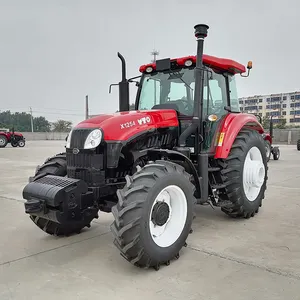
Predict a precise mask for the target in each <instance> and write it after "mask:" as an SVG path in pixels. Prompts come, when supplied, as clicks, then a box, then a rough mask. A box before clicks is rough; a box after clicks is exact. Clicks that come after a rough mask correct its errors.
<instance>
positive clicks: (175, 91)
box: [135, 55, 250, 151]
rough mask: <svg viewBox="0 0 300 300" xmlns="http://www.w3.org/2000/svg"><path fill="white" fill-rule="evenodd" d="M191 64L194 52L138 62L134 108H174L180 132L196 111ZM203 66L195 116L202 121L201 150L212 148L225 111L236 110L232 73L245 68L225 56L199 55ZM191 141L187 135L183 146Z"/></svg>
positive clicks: (225, 113)
mask: <svg viewBox="0 0 300 300" xmlns="http://www.w3.org/2000/svg"><path fill="white" fill-rule="evenodd" d="M249 65H250V64H249ZM195 67H196V56H187V57H181V58H175V59H162V60H157V61H156V63H152V64H147V65H143V66H141V67H140V69H139V70H140V72H141V73H142V77H141V81H140V84H139V89H138V92H137V97H136V106H135V109H136V110H153V109H156V110H161V109H174V110H175V111H176V112H177V115H178V119H179V121H180V131H181V132H183V131H184V130H185V129H187V127H188V126H190V124H191V122H192V120H193V117H194V116H197V114H198V106H197V102H196V101H194V93H195ZM203 68H204V74H203V75H204V76H203V103H202V109H201V112H202V113H201V116H199V117H200V119H201V120H203V123H204V124H203V126H204V135H205V137H204V141H205V143H204V150H205V149H206V150H208V149H210V151H214V147H211V146H212V141H213V139H214V137H215V134H214V133H215V132H217V130H216V127H217V126H218V125H220V123H221V122H222V120H223V119H224V117H225V116H226V115H227V114H228V113H229V112H232V113H240V108H239V102H238V95H237V88H236V81H235V74H241V73H243V72H245V67H244V66H243V65H241V64H239V63H237V62H235V61H232V60H229V59H222V58H217V57H213V56H209V55H203ZM194 143H195V142H194V140H193V136H191V137H189V138H188V141H187V146H189V147H190V148H192V147H193V145H194Z"/></svg>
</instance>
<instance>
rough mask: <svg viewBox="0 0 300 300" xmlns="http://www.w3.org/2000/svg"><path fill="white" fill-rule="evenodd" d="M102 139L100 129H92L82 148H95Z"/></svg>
mask: <svg viewBox="0 0 300 300" xmlns="http://www.w3.org/2000/svg"><path fill="white" fill-rule="evenodd" d="M101 140H102V132H101V130H100V129H95V130H93V131H92V132H91V133H90V134H89V135H88V137H87V138H86V140H85V143H84V149H93V148H96V147H97V146H98V145H99V144H100V143H101Z"/></svg>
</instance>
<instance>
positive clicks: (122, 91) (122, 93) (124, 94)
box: [118, 52, 129, 111]
mask: <svg viewBox="0 0 300 300" xmlns="http://www.w3.org/2000/svg"><path fill="white" fill-rule="evenodd" d="M118 57H119V58H120V60H121V63H122V81H120V82H119V111H129V82H128V80H127V79H126V62H125V58H124V57H123V55H122V54H121V53H119V52H118Z"/></svg>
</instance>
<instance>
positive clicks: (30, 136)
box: [22, 132, 69, 141]
mask: <svg viewBox="0 0 300 300" xmlns="http://www.w3.org/2000/svg"><path fill="white" fill-rule="evenodd" d="M22 134H23V135H24V137H25V139H26V141H42V140H65V138H66V137H67V135H68V134H69V133H68V132H22Z"/></svg>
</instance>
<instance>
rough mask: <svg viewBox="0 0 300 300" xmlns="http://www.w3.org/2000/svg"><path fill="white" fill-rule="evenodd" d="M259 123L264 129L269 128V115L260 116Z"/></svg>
mask: <svg viewBox="0 0 300 300" xmlns="http://www.w3.org/2000/svg"><path fill="white" fill-rule="evenodd" d="M261 125H262V127H263V128H264V129H269V128H270V117H269V116H265V117H262V121H261Z"/></svg>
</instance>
